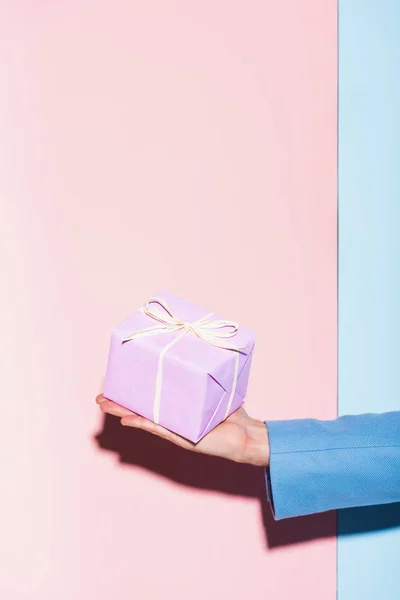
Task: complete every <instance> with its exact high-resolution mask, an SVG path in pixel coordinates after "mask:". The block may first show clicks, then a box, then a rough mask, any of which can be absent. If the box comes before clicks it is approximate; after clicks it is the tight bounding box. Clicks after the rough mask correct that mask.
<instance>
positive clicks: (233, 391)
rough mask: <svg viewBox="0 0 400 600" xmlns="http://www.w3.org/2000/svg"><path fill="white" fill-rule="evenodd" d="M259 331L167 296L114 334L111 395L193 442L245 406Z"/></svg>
mask: <svg viewBox="0 0 400 600" xmlns="http://www.w3.org/2000/svg"><path fill="white" fill-rule="evenodd" d="M254 343H255V335H254V333H253V332H251V331H249V330H248V329H244V328H243V327H239V326H238V325H237V324H236V323H233V322H232V321H225V320H223V319H221V317H219V316H218V315H215V314H213V313H207V311H205V310H203V309H202V308H199V307H198V306H195V305H194V304H191V303H190V302H187V301H186V300H182V299H181V298H178V297H177V296H173V295H172V294H169V293H167V292H161V293H160V294H158V295H157V296H156V298H154V299H152V300H150V301H148V302H147V303H146V304H145V305H144V307H142V308H141V309H139V310H137V311H136V312H134V313H133V314H131V315H130V316H129V317H127V318H126V319H125V320H124V321H123V322H122V323H121V324H120V325H118V327H116V328H115V329H114V331H113V332H112V338H111V347H110V353H109V358H108V366H107V375H106V379H105V384H104V396H105V397H106V398H109V399H110V400H113V401H114V402H117V403H118V404H121V405H122V406H125V407H126V408H128V409H129V410H132V411H133V412H135V413H137V414H139V415H142V416H143V417H146V418H147V419H151V420H152V421H154V422H156V423H159V424H160V425H162V426H163V427H166V428H167V429H169V430H170V431H173V432H175V433H177V434H179V435H181V436H183V437H185V438H186V439H188V440H191V441H192V442H198V441H199V440H200V439H201V438H202V437H204V436H205V435H206V434H207V433H208V432H209V431H211V430H212V429H213V428H214V427H216V426H217V425H218V424H219V423H221V422H222V421H224V419H226V417H227V416H229V415H230V414H231V413H233V412H234V411H235V410H237V409H238V408H239V407H240V406H241V405H242V404H243V402H244V398H245V395H246V389H247V384H248V380H249V373H250V366H251V360H252V356H253V349H254Z"/></svg>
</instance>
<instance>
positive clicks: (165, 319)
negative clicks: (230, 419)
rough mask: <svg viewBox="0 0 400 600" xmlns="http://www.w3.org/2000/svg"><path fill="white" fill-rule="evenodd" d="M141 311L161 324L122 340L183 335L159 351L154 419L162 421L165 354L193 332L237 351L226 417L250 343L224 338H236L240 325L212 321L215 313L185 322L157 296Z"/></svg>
mask: <svg viewBox="0 0 400 600" xmlns="http://www.w3.org/2000/svg"><path fill="white" fill-rule="evenodd" d="M151 304H158V305H159V306H161V307H162V308H163V310H164V311H165V315H164V316H160V314H157V313H156V312H154V310H152V308H151V306H150V305H151ZM142 310H143V312H144V313H145V314H146V315H147V316H148V317H151V318H152V319H155V320H156V321H158V322H159V323H160V324H159V325H155V326H153V327H146V328H145V329H140V330H139V331H135V333H132V334H131V335H128V336H127V337H126V338H124V339H123V343H125V342H129V341H130V340H134V339H135V338H138V337H142V336H147V335H154V334H157V333H170V332H174V331H181V335H179V336H178V337H176V338H174V339H173V340H172V341H171V342H169V344H167V345H166V346H165V347H164V348H163V349H162V350H161V352H160V356H159V359H158V366H157V375H156V390H155V398H154V408H153V412H154V422H155V423H158V422H159V414H160V399H161V387H162V374H163V362H164V356H165V354H166V352H168V350H169V349H170V348H172V346H174V344H176V343H177V342H178V341H179V340H181V339H182V338H183V337H184V336H185V335H186V334H187V333H193V334H194V335H196V336H197V337H198V338H200V339H201V340H203V341H204V342H206V343H207V344H211V345H212V346H216V347H217V348H223V349H224V350H231V351H233V352H234V353H235V370H234V380H233V385H232V391H231V394H230V397H229V401H228V405H227V407H226V412H225V418H226V417H227V416H228V415H229V412H230V409H231V406H232V401H233V398H234V395H235V392H236V384H237V379H238V374H239V354H240V350H244V349H245V348H247V346H234V345H232V344H230V343H229V342H227V341H224V340H227V339H229V338H232V337H234V336H235V335H236V334H237V332H238V330H239V325H238V324H237V323H235V322H234V321H223V320H216V321H210V317H211V316H212V315H213V313H209V314H208V315H206V316H205V317H202V318H201V319H198V320H197V321H194V322H193V323H190V322H187V321H182V320H181V319H178V318H177V317H175V316H174V315H173V313H172V311H171V310H170V309H169V308H168V307H167V305H166V304H165V303H164V302H162V301H161V300H159V299H158V298H150V300H148V301H147V302H146V304H145V305H144V307H143V309H142ZM214 414H215V413H214Z"/></svg>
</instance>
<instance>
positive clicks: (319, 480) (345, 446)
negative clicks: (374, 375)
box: [266, 411, 400, 519]
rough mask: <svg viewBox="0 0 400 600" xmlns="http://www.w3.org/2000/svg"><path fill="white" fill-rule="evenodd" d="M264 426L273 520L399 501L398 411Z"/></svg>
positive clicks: (399, 434)
mask: <svg viewBox="0 0 400 600" xmlns="http://www.w3.org/2000/svg"><path fill="white" fill-rule="evenodd" d="M266 425H267V428H268V434H269V441H270V466H269V468H268V469H267V491H268V498H269V500H270V503H271V506H272V509H273V512H274V515H275V518H276V519H284V518H286V517H295V516H299V515H306V514H310V513H316V512H322V511H326V510H331V509H336V508H349V507H354V506H367V505H373V504H384V503H389V502H399V501H400V411H399V412H390V413H384V414H365V415H357V416H346V417H340V418H338V419H335V420H334V421H318V420H315V419H299V420H292V421H268V422H267V423H266Z"/></svg>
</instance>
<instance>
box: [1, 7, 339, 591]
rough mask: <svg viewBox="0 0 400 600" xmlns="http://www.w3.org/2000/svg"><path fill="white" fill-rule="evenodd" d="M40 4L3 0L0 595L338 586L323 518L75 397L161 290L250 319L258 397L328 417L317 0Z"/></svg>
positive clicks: (332, 136)
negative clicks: (136, 312) (124, 326)
mask: <svg viewBox="0 0 400 600" xmlns="http://www.w3.org/2000/svg"><path fill="white" fill-rule="evenodd" d="M54 4H56V6H54V5H52V3H49V2H44V1H42V2H35V3H31V2H22V1H15V2H9V3H7V2H3V3H1V5H0V6H1V8H0V11H1V13H0V16H1V18H0V56H1V63H0V169H1V177H0V198H1V203H2V206H1V213H2V218H1V232H0V234H1V235H0V244H1V249H0V250H1V253H0V256H1V262H2V265H1V267H2V274H3V281H4V278H5V281H6V286H5V289H4V290H3V295H2V300H1V301H2V310H1V324H0V325H1V337H2V343H1V364H2V367H3V375H2V381H1V384H2V424H3V427H2V434H1V441H0V443H1V446H2V447H1V461H2V465H1V473H2V475H1V480H2V488H3V491H2V496H1V503H2V511H1V515H0V520H1V522H0V529H1V541H0V548H1V556H0V565H1V567H0V571H1V576H0V592H1V593H0V595H1V598H2V600H3V599H4V600H22V599H25V598H29V599H30V600H50V599H51V600H64V599H65V600H71V598H79V599H85V600H86V599H88V600H89V599H96V600H108V599H110V598H114V597H115V598H118V599H119V600H124V599H128V598H129V599H130V598H140V599H142V598H143V599H145V600H147V599H150V598H154V599H157V600H158V599H159V598H163V597H165V596H166V595H169V594H172V593H173V594H174V597H175V598H177V599H182V600H183V599H185V600H186V599H187V598H190V599H191V600H200V599H203V598H205V597H206V598H230V599H232V600H236V599H241V598H243V597H247V596H249V595H250V596H251V597H252V598H254V599H255V600H261V599H264V598H274V599H275V598H280V599H285V598H291V597H296V598H308V599H309V600H313V599H315V600H320V599H321V598H324V600H333V599H334V598H335V587H336V583H335V569H336V564H335V539H334V537H332V534H333V533H334V525H335V523H334V515H324V516H322V517H321V516H318V517H313V518H307V519H300V520H296V521H294V522H286V523H285V522H281V523H278V524H277V523H273V522H272V520H271V517H270V515H269V511H268V508H267V506H266V502H265V498H264V484H263V473H262V471H258V470H252V469H247V468H244V467H243V468H242V467H239V466H237V465H231V464H228V463H221V462H219V461H213V460H211V459H210V460H207V459H205V458H203V457H198V456H193V455H188V454H184V453H182V452H181V451H180V450H176V449H174V448H172V447H169V446H165V445H164V444H163V443H159V442H158V441H157V440H154V439H150V438H148V437H147V436H145V435H140V434H139V433H138V432H134V431H127V430H122V428H120V426H119V424H118V421H116V420H113V419H109V420H107V421H106V422H105V423H104V424H103V418H102V416H101V415H100V414H99V412H98V409H97V408H96V406H95V405H94V398H95V396H96V394H97V393H98V391H99V390H100V389H101V385H102V377H103V375H104V370H105V366H106V359H107V351H108V344H109V335H110V330H111V328H112V327H113V326H114V325H115V324H116V323H117V322H119V321H120V320H121V319H122V318H123V317H124V316H125V315H126V314H127V313H129V312H130V311H131V310H132V309H134V308H136V307H137V306H138V305H139V304H140V303H141V302H142V301H144V300H145V299H146V298H147V297H148V296H149V295H150V294H153V293H154V292H156V291H157V290H159V289H163V288H165V289H168V290H170V291H171V292H174V293H177V294H179V295H181V296H184V297H187V298H188V299H190V300H193V301H195V302H197V303H199V304H202V305H203V306H205V307H206V308H208V309H210V310H214V311H216V312H220V313H223V314H224V315H225V316H226V317H227V318H231V319H235V320H238V321H239V322H241V323H242V324H243V325H245V326H247V327H249V328H251V329H254V330H255V331H256V332H257V335H258V345H257V348H256V353H255V358H254V363H253V371H252V377H251V382H250V389H249V395H248V405H247V406H248V410H249V411H250V412H251V413H252V414H253V415H255V416H259V417H263V418H285V417H302V416H316V417H323V418H325V417H326V418H329V417H333V416H334V415H335V413H336V2H334V1H333V0H329V1H326V2H321V1H320V0H304V1H303V2H301V3H299V2H297V1H296V0H285V1H282V2H272V1H266V0H262V1H261V0H260V1H255V0H254V1H250V2H239V1H234V2H224V1H222V0H218V1H216V0H213V1H211V0H209V1H206V2H195V1H194V0H193V1H185V2H183V1H182V2H178V1H169V2H165V1H161V0H159V1H149V2H144V1H143V2H139V1H136V2H132V1H127V0H126V1H123V0H114V1H113V2H111V1H108V2H107V1H105V0H103V1H101V2H99V1H98V0H96V1H94V0H93V1H90V0H81V1H80V2H69V3H67V2H64V3H63V4H62V5H61V3H54ZM300 7H301V8H300ZM3 246H4V247H3ZM96 434H99V435H98V438H97V440H96V439H95V436H96ZM265 526H266V527H265ZM315 536H316V537H317V539H313V540H311V541H310V539H309V538H314V537H315ZM244 595H245V596H244Z"/></svg>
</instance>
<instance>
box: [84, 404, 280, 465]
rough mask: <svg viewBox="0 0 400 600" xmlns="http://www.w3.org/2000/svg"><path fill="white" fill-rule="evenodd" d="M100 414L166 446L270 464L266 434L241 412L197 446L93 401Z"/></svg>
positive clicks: (125, 411) (113, 406) (258, 423)
mask: <svg viewBox="0 0 400 600" xmlns="http://www.w3.org/2000/svg"><path fill="white" fill-rule="evenodd" d="M96 402H97V404H99V405H100V408H101V410H102V411H103V412H104V413H108V414H109V415H115V416H116V417H119V418H120V419H121V424H122V425H125V426H128V427H136V428H138V429H144V430H145V431H149V432H150V433H153V434H154V435H157V436H159V437H162V438H164V439H165V440H168V441H169V442H172V443H174V444H176V445H177V446H180V447H181V448H185V449H187V450H192V451H193V452H200V453H201V454H209V455H211V456H219V457H221V458H227V459H229V460H233V461H235V462H239V463H247V464H250V465H255V466H260V467H261V466H262V467H267V466H268V463H269V442H268V432H267V428H266V426H265V424H264V423H263V422H262V421H257V420H256V419H252V418H251V417H249V416H248V414H247V413H246V411H245V410H244V408H239V409H238V410H237V411H236V412H234V413H233V414H232V415H230V416H229V417H228V418H227V419H226V420H225V421H223V423H220V424H219V425H217V427H215V429H213V430H212V431H210V433H208V434H207V435H206V436H205V437H204V438H203V439H202V440H200V441H199V442H198V443H197V444H193V443H192V442H189V441H188V440H185V439H184V438H182V437H180V436H179V435H176V434H175V433H172V432H171V431H168V429H164V427H161V426H160V425H156V424H155V423H153V422H152V421H149V420H148V419H145V418H144V417H140V416H139V415H136V414H135V413H133V412H131V411H130V410H128V409H126V408H123V407H122V406H120V405H119V404H116V403H115V402H112V401H111V400H107V398H104V396H98V397H97V398H96Z"/></svg>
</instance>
